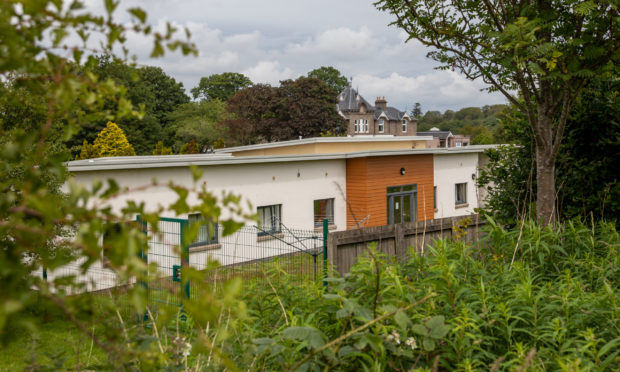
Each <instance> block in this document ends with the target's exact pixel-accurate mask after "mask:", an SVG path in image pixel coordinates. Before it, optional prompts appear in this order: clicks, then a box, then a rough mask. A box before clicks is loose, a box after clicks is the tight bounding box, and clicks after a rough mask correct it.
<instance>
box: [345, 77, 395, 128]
mask: <svg viewBox="0 0 620 372" xmlns="http://www.w3.org/2000/svg"><path fill="white" fill-rule="evenodd" d="M360 103H364V104H365V105H366V107H367V108H368V111H369V112H374V113H375V120H377V119H379V117H380V116H381V114H385V116H387V119H388V120H402V118H403V117H404V116H405V114H406V112H405V111H400V110H398V109H396V108H394V107H390V106H388V107H386V109H385V110H384V109H382V108H380V107H377V106H373V105H372V104H370V102H368V101H366V99H364V97H362V96H361V95H360V94H359V93H358V92H357V91H356V90H355V89H353V88H351V86H350V85H348V86H347V87H346V88H344V90H343V91H342V92H340V94H339V95H338V103H337V104H336V108H337V110H338V112H339V113H340V114H341V115H342V116H344V117H345V119H348V116H347V112H350V111H359V104H360Z"/></svg>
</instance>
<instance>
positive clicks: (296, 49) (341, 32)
mask: <svg viewBox="0 0 620 372" xmlns="http://www.w3.org/2000/svg"><path fill="white" fill-rule="evenodd" d="M378 44H379V42H378V40H377V39H375V38H374V37H373V36H372V32H371V31H370V29H369V28H368V27H366V26H363V27H361V28H360V30H359V31H355V30H352V29H350V28H348V27H339V28H335V29H330V30H327V31H323V32H320V33H318V34H317V35H316V36H312V37H310V38H308V39H306V41H304V42H303V43H301V44H292V45H290V46H289V47H288V50H287V52H288V53H292V54H321V55H325V54H327V55H328V56H330V57H333V58H338V59H341V60H342V59H345V60H355V59H359V58H364V57H367V56H368V54H371V53H374V52H375V50H376V48H377V46H378Z"/></svg>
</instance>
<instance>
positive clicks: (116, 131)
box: [94, 121, 136, 156]
mask: <svg viewBox="0 0 620 372" xmlns="http://www.w3.org/2000/svg"><path fill="white" fill-rule="evenodd" d="M94 146H95V147H96V148H97V151H98V152H99V156H132V155H136V152H135V151H134V149H133V146H131V144H130V143H129V141H127V137H125V133H124V132H123V130H122V129H121V128H119V127H118V125H116V124H114V123H112V122H111V121H108V124H106V127H105V128H103V130H101V132H99V134H98V135H97V138H96V139H95V142H94Z"/></svg>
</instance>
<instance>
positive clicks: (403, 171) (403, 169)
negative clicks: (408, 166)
mask: <svg viewBox="0 0 620 372" xmlns="http://www.w3.org/2000/svg"><path fill="white" fill-rule="evenodd" d="M400 175H401V176H404V175H405V168H400Z"/></svg>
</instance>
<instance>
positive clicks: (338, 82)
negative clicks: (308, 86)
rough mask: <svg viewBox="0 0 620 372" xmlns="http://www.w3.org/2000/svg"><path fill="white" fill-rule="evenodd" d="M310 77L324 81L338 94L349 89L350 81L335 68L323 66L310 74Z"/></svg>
mask: <svg viewBox="0 0 620 372" xmlns="http://www.w3.org/2000/svg"><path fill="white" fill-rule="evenodd" d="M308 77H310V78H316V79H319V80H321V81H323V82H324V83H325V84H327V85H328V86H329V87H330V88H332V89H333V90H334V91H336V92H337V93H340V92H342V91H343V90H344V88H346V87H347V84H348V80H347V78H346V77H345V76H344V75H342V73H340V71H338V70H337V69H335V68H334V67H331V66H329V67H325V66H321V67H319V68H316V69H314V70H312V71H310V72H308Z"/></svg>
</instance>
